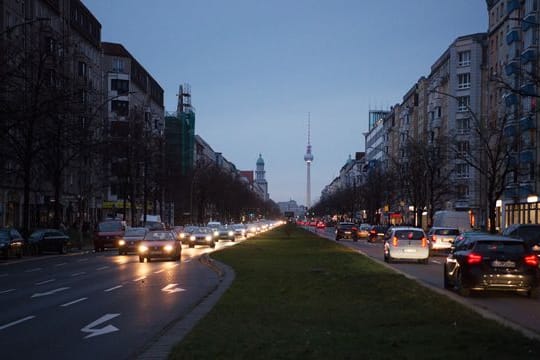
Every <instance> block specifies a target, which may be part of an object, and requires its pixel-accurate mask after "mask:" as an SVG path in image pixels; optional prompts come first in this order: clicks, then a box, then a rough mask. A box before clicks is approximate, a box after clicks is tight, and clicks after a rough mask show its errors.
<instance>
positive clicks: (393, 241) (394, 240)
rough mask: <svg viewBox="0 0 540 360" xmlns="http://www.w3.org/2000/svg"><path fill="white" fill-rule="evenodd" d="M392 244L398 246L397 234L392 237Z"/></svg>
mask: <svg viewBox="0 0 540 360" xmlns="http://www.w3.org/2000/svg"><path fill="white" fill-rule="evenodd" d="M392 246H398V238H397V236H394V237H393V238H392Z"/></svg>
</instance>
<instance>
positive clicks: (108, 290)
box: [103, 285, 124, 292]
mask: <svg viewBox="0 0 540 360" xmlns="http://www.w3.org/2000/svg"><path fill="white" fill-rule="evenodd" d="M123 286H124V285H118V286H114V287H112V288H109V289H107V290H103V291H105V292H111V291H114V290H116V289H120V288H121V287H123Z"/></svg>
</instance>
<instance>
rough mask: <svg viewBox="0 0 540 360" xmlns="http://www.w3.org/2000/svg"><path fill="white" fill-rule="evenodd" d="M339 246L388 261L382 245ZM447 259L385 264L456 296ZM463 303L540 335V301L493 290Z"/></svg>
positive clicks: (332, 236)
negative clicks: (446, 276)
mask: <svg viewBox="0 0 540 360" xmlns="http://www.w3.org/2000/svg"><path fill="white" fill-rule="evenodd" d="M310 230H312V231H314V232H316V233H317V234H319V235H320V236H323V237H326V238H328V239H329V240H331V241H334V239H335V233H334V228H326V229H323V230H321V229H310ZM339 243H341V244H343V245H345V246H348V247H350V248H352V249H355V250H357V251H359V252H362V253H363V254H365V255H367V256H369V257H370V258H372V259H376V260H378V261H380V262H381V263H383V261H384V256H383V245H382V243H381V242H379V243H368V242H367V241H366V240H365V239H359V240H358V242H353V241H352V240H340V242H339ZM445 259H446V257H445V255H444V254H440V255H438V256H431V257H430V259H429V263H428V264H427V265H423V264H417V263H413V262H400V263H392V264H386V263H384V264H385V265H387V266H390V267H392V268H395V269H398V270H400V271H402V272H404V273H405V274H407V275H408V276H410V277H413V278H415V279H417V280H419V281H422V282H424V283H427V284H429V285H432V286H434V287H436V288H439V289H441V290H443V293H448V294H449V295H450V296H452V295H456V294H455V293H454V292H452V291H449V290H444V287H443V271H444V269H443V266H444V262H445ZM457 296H459V295H457ZM460 300H462V301H464V302H466V303H468V304H469V305H472V306H473V307H475V308H478V309H482V310H487V311H488V312H490V313H493V314H495V315H497V316H498V317H500V318H503V319H506V320H508V321H510V322H513V323H515V324H517V325H519V326H521V327H524V328H525V329H528V330H530V331H531V332H533V333H535V334H536V335H538V336H540V299H530V298H528V297H526V296H524V295H521V294H516V293H512V292H493V291H491V292H480V293H478V292H477V293H473V294H472V295H471V296H470V297H467V298H461V299H460Z"/></svg>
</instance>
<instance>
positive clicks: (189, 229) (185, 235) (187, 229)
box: [178, 225, 199, 244]
mask: <svg viewBox="0 0 540 360" xmlns="http://www.w3.org/2000/svg"><path fill="white" fill-rule="evenodd" d="M198 229H199V227H198V226H193V225H188V226H184V229H183V230H182V231H181V232H179V233H178V237H179V238H180V240H181V241H182V244H188V243H189V236H190V235H191V234H192V233H193V232H194V231H195V230H198Z"/></svg>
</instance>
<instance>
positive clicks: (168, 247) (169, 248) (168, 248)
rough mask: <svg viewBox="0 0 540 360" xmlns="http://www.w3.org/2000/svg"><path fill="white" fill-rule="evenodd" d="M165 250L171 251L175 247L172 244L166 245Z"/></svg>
mask: <svg viewBox="0 0 540 360" xmlns="http://www.w3.org/2000/svg"><path fill="white" fill-rule="evenodd" d="M163 250H165V251H166V252H171V251H173V247H172V245H165V247H164V248H163Z"/></svg>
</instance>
